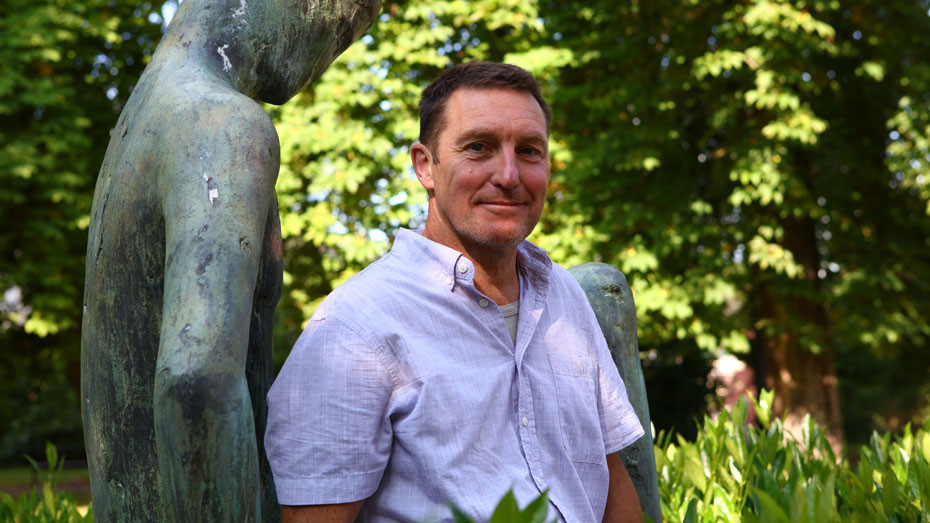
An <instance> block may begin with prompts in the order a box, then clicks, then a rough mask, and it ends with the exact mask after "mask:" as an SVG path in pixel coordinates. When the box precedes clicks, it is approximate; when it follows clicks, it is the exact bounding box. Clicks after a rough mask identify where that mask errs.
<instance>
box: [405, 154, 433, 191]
mask: <svg viewBox="0 0 930 523" xmlns="http://www.w3.org/2000/svg"><path fill="white" fill-rule="evenodd" d="M410 161H411V163H413V170H414V171H416V173H417V179H418V180H420V185H422V186H423V188H424V189H426V190H427V191H432V190H433V185H434V182H433V171H432V167H433V154H432V153H431V152H430V150H429V148H428V147H426V146H425V145H423V144H422V143H419V142H417V143H415V144H413V145H411V146H410Z"/></svg>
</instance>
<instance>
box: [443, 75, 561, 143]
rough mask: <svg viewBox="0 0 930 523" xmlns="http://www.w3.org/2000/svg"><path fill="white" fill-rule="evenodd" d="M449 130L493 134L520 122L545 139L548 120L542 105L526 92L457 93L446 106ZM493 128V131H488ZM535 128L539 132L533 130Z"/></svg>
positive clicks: (461, 90) (469, 90)
mask: <svg viewBox="0 0 930 523" xmlns="http://www.w3.org/2000/svg"><path fill="white" fill-rule="evenodd" d="M445 112H446V114H445V120H446V126H447V127H448V126H450V125H454V126H455V127H456V128H457V130H458V131H460V132H463V131H464V132H469V131H470V130H475V131H479V130H493V128H495V127H498V126H500V125H508V124H512V123H514V122H520V123H521V124H522V125H523V126H524V127H528V128H527V129H526V132H528V133H531V134H532V133H534V132H537V133H541V134H542V136H543V137H545V135H546V119H545V115H544V114H543V111H542V108H541V107H540V106H539V102H537V101H536V99H535V98H534V97H533V95H532V94H530V93H528V92H525V91H518V90H515V89H505V88H487V89H483V88H473V87H463V88H459V89H456V90H455V92H453V93H452V95H451V96H450V97H449V100H448V103H447V105H446V111H445ZM488 126H491V129H486V128H487V127H488ZM533 127H535V128H536V129H533Z"/></svg>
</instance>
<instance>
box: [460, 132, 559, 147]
mask: <svg viewBox="0 0 930 523" xmlns="http://www.w3.org/2000/svg"><path fill="white" fill-rule="evenodd" d="M498 138H499V135H498V133H497V132H495V131H494V130H492V129H471V130H466V131H465V132H463V133H462V134H461V135H459V137H458V138H457V139H456V140H455V142H454V143H455V145H460V146H464V145H468V144H469V143H471V142H473V141H475V140H488V141H491V140H496V139H498ZM519 142H520V143H532V144H538V145H546V146H548V145H549V140H548V139H547V138H546V136H545V135H542V134H539V133H530V134H527V135H525V136H523V137H522V138H521V139H520V140H519Z"/></svg>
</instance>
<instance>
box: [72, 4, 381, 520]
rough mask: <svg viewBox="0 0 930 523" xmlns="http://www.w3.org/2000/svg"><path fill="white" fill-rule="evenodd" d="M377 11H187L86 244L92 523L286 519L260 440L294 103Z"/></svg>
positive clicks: (147, 84) (129, 116) (250, 7)
mask: <svg viewBox="0 0 930 523" xmlns="http://www.w3.org/2000/svg"><path fill="white" fill-rule="evenodd" d="M379 8H380V1H379V0H346V1H337V0H312V1H311V0H186V1H185V2H184V3H183V4H181V7H180V9H179V11H178V13H177V15H176V17H175V19H174V20H173V21H172V23H171V26H170V27H169V28H168V31H167V34H165V36H164V38H163V40H162V42H161V44H160V45H159V46H158V49H157V50H156V52H155V54H154V55H153V57H152V60H151V63H150V64H149V65H148V67H147V68H146V70H145V72H144V73H143V75H142V77H141V79H140V80H139V83H138V84H137V85H136V87H135V90H134V91H133V93H132V96H131V97H130V98H129V100H128V102H127V103H126V106H125V108H124V109H123V112H122V114H121V115H120V118H119V121H118V122H117V125H116V128H115V129H114V130H113V134H112V139H111V140H110V144H109V147H108V149H107V154H106V157H105V159H104V162H103V166H102V167H101V170H100V175H99V177H98V180H97V187H96V192H95V194H94V203H93V209H92V213H91V224H90V232H89V240H88V246H87V269H86V283H85V291H84V318H83V331H82V340H81V341H82V354H81V406H82V409H81V410H82V416H83V420H84V438H85V445H86V449H87V456H88V465H89V467H90V476H91V489H92V491H93V499H94V516H95V518H96V519H98V520H99V521H118V520H119V521H127V520H130V521H166V520H167V521H185V522H187V521H257V520H266V521H268V520H276V519H279V518H280V510H279V507H278V505H277V501H276V497H275V492H274V484H273V482H272V479H271V474H270V470H269V467H268V464H267V462H266V460H265V453H264V449H263V447H262V435H263V433H264V425H265V393H266V391H267V389H268V387H269V386H270V384H271V380H272V378H273V376H272V374H273V369H272V358H271V333H272V316H273V313H274V308H275V306H276V304H277V301H278V297H279V295H280V291H281V271H282V265H281V256H282V253H281V233H280V224H279V218H278V211H277V205H276V198H275V191H274V184H275V180H276V178H277V174H278V167H279V162H280V150H279V149H280V148H279V144H278V137H277V134H276V132H275V129H274V126H273V125H272V123H271V120H270V119H269V117H268V115H267V114H266V113H265V112H264V111H263V110H262V108H261V106H260V105H259V103H258V102H259V101H264V102H269V103H275V104H280V103H284V102H285V101H287V100H288V99H289V98H290V97H291V96H293V95H294V94H296V93H297V92H298V91H299V90H300V89H301V88H303V87H304V86H305V85H306V84H307V83H308V82H310V81H312V80H314V79H316V78H317V77H319V75H320V74H321V73H322V72H323V70H324V69H325V68H326V67H327V66H328V65H329V64H330V63H331V62H332V61H333V59H335V58H336V56H338V55H339V54H340V53H341V52H342V51H343V50H345V49H346V48H347V47H348V46H349V44H350V43H351V42H352V41H353V40H354V39H356V38H358V37H360V36H361V35H362V34H363V33H364V31H365V30H366V29H367V28H368V27H369V26H370V25H371V23H372V22H373V21H374V19H375V17H376V15H377V13H378V10H379Z"/></svg>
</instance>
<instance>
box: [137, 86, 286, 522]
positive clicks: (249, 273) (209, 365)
mask: <svg viewBox="0 0 930 523" xmlns="http://www.w3.org/2000/svg"><path fill="white" fill-rule="evenodd" d="M249 104H251V105H249ZM249 104H241V105H244V107H236V106H235V105H234V104H227V106H225V107H224V106H211V105H209V104H205V106H204V107H198V108H196V110H197V111H198V114H197V118H196V119H195V120H194V121H193V122H187V121H181V122H178V123H179V129H185V128H188V129H190V131H188V132H186V131H181V132H180V133H178V134H179V136H178V139H177V140H176V141H175V143H176V147H175V148H173V149H172V150H166V151H163V154H166V155H170V157H171V160H170V161H169V165H170V166H171V168H169V169H168V170H167V172H166V173H165V176H164V177H163V179H162V180H161V187H160V191H159V193H160V197H161V200H162V207H163V212H164V216H165V230H166V243H165V250H166V252H165V256H166V257H165V282H164V302H163V308H162V320H161V333H160V340H159V350H158V362H157V368H156V376H155V396H154V405H153V407H154V416H155V431H156V436H155V440H156V445H157V450H158V466H159V471H160V475H161V491H162V501H163V503H164V504H165V507H166V509H167V510H168V517H169V519H173V520H178V521H196V520H216V521H242V520H255V519H260V517H259V514H260V512H259V511H260V506H259V504H260V501H259V499H260V488H259V472H258V470H259V468H258V467H259V461H258V455H257V447H256V442H255V428H254V420H253V417H252V408H251V404H250V400H249V393H248V387H247V383H246V376H245V365H246V352H247V347H248V339H249V323H250V316H251V310H252V294H253V292H254V290H255V283H256V278H257V272H258V267H259V256H260V254H261V250H262V238H263V232H264V228H265V221H266V217H267V216H268V210H269V207H270V205H271V203H272V201H273V198H274V182H275V178H276V176H277V172H278V167H279V146H278V142H277V135H276V134H275V132H274V128H273V126H272V125H271V122H270V120H268V117H267V115H265V113H264V112H263V111H261V109H260V108H259V107H258V106H257V104H254V103H251V102H249ZM256 111H257V112H256ZM259 113H260V114H259ZM185 134H186V135H187V136H185Z"/></svg>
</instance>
